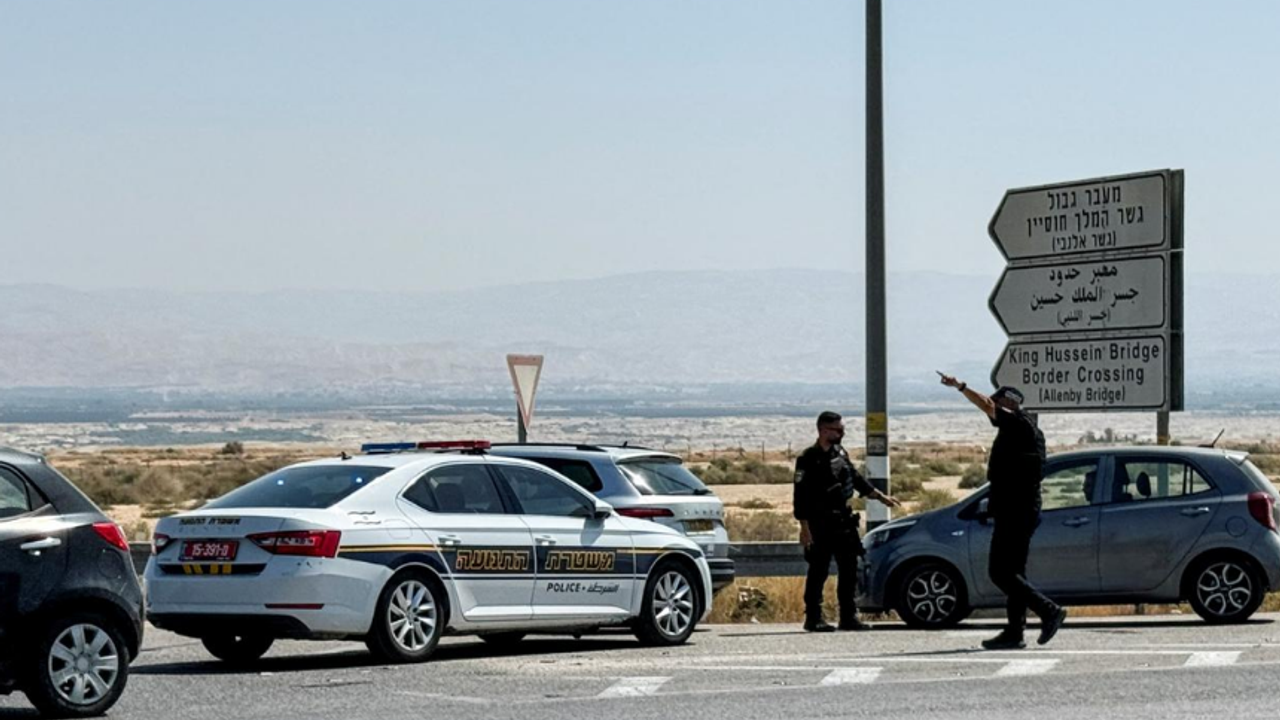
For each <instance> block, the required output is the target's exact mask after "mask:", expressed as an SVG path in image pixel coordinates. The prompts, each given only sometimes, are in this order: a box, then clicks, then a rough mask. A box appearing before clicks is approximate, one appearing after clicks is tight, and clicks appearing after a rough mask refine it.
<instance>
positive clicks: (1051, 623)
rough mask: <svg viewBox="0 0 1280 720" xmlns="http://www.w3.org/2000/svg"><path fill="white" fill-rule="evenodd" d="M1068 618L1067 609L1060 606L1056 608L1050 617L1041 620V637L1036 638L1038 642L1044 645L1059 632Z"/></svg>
mask: <svg viewBox="0 0 1280 720" xmlns="http://www.w3.org/2000/svg"><path fill="white" fill-rule="evenodd" d="M1066 620H1067V609H1066V608H1062V607H1060V608H1058V609H1057V610H1054V611H1053V612H1052V613H1051V614H1050V615H1049V617H1047V618H1044V619H1042V620H1041V621H1040V637H1039V638H1038V639H1037V640H1036V644H1038V645H1044V644H1045V643H1047V642H1049V641H1050V640H1052V639H1053V636H1054V635H1057V634H1058V630H1059V629H1060V628H1061V627H1062V623H1064V622H1066Z"/></svg>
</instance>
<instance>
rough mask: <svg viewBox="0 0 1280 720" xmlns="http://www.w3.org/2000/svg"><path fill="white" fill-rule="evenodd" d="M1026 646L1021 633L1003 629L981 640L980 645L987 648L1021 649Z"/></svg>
mask: <svg viewBox="0 0 1280 720" xmlns="http://www.w3.org/2000/svg"><path fill="white" fill-rule="evenodd" d="M1026 646H1027V643H1026V642H1025V641H1024V640H1023V639H1022V633H1012V632H1009V631H1008V630H1003V631H1001V633H1000V634H999V635H997V636H995V637H993V638H991V639H990V640H983V641H982V647H984V648H986V649H987V650H1021V649H1023V648H1025V647H1026Z"/></svg>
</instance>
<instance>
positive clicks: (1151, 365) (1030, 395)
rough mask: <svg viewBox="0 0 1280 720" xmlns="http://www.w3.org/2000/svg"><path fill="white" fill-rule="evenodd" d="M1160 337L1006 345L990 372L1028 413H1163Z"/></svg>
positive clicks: (1164, 348)
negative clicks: (1013, 390) (1021, 398)
mask: <svg viewBox="0 0 1280 720" xmlns="http://www.w3.org/2000/svg"><path fill="white" fill-rule="evenodd" d="M1168 368H1169V353H1168V345H1167V343H1166V341H1165V338H1164V337H1163V336H1159V335H1151V336H1141V337H1126V338H1105V339H1100V340H1040V341H1027V342H1011V343H1009V344H1008V345H1007V346H1006V347H1005V349H1004V354H1003V355H1001V356H1000V361H999V362H998V363H996V367H995V369H994V370H993V371H992V372H991V382H992V383H993V384H995V385H996V386H1000V385H1013V386H1014V387H1017V388H1018V389H1020V390H1022V392H1023V394H1024V395H1025V396H1026V402H1025V403H1024V407H1025V408H1026V409H1027V410H1028V411H1031V412H1044V411H1057V412H1063V411H1075V410H1090V411H1092V410H1167V409H1169V407H1168V405H1169V377H1168Z"/></svg>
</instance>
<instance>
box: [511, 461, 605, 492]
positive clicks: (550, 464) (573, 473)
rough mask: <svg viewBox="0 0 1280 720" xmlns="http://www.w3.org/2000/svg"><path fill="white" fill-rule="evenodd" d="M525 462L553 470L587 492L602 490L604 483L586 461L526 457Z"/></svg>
mask: <svg viewBox="0 0 1280 720" xmlns="http://www.w3.org/2000/svg"><path fill="white" fill-rule="evenodd" d="M525 460H532V461H534V462H536V463H538V464H539V465H541V466H543V467H547V468H551V469H552V470H555V471H556V472H558V473H560V474H561V475H563V476H565V477H567V478H569V479H570V480H572V481H573V482H574V483H576V484H577V485H578V486H579V487H581V488H582V489H583V490H586V491H587V492H600V491H601V490H603V489H604V482H603V481H601V480H600V476H599V475H597V474H596V469H595V468H593V467H591V463H589V462H587V461H586V460H566V459H564V458H550V457H526V458H525Z"/></svg>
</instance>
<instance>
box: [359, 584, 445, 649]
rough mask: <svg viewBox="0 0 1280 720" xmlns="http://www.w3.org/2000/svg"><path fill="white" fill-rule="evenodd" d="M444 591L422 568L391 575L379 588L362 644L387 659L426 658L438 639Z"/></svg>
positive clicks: (442, 615) (441, 627)
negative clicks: (365, 638)
mask: <svg viewBox="0 0 1280 720" xmlns="http://www.w3.org/2000/svg"><path fill="white" fill-rule="evenodd" d="M443 597H444V593H443V592H441V588H440V585H439V583H437V582H436V581H435V579H434V578H432V577H431V576H430V575H428V574H426V573H423V572H414V571H410V572H406V573H402V574H400V575H397V576H395V577H394V578H392V579H391V582H389V583H387V586H386V587H384V588H383V589H382V595H381V596H380V597H379V598H378V607H377V610H376V611H375V614H374V618H373V629H372V630H371V631H370V632H369V637H368V638H367V640H366V644H367V645H368V646H369V650H370V651H371V652H372V653H373V654H374V655H377V656H378V657H380V658H382V659H383V660H387V661H390V662H420V661H422V660H426V659H427V658H428V657H429V656H430V655H431V653H432V652H433V651H434V650H435V649H436V644H437V643H439V642H440V631H441V630H443V629H444V628H443V626H442V622H443V619H444V613H443V609H444V608H443V606H442V605H441V602H442V599H443Z"/></svg>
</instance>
